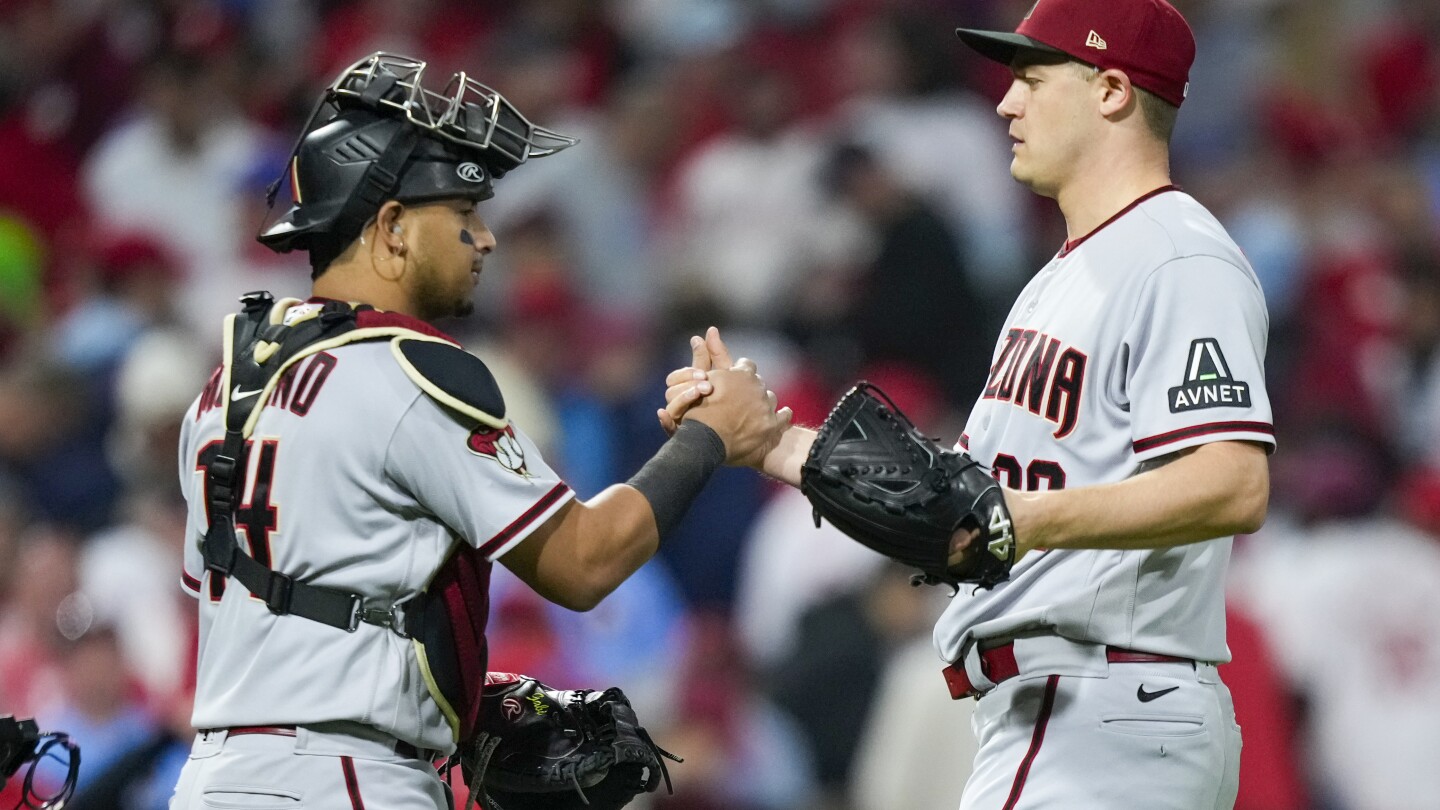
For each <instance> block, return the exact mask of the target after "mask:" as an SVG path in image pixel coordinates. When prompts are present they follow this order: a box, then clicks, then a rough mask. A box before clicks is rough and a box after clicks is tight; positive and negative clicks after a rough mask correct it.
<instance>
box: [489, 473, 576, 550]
mask: <svg viewBox="0 0 1440 810" xmlns="http://www.w3.org/2000/svg"><path fill="white" fill-rule="evenodd" d="M569 491H570V487H568V486H566V485H565V482H563V481H562V482H560V483H558V484H556V485H555V487H554V488H553V489H551V490H550V491H549V492H547V493H545V495H544V497H542V498H540V500H538V501H536V502H535V505H534V506H532V507H530V508H529V509H526V510H525V514H523V515H521V516H520V517H518V518H515V521H514V522H513V523H511V524H510V525H509V526H506V527H505V528H503V529H501V530H500V533H499V534H497V535H495V536H494V537H492V538H490V539H489V540H488V541H486V542H485V543H484V544H482V545H481V546H480V553H481V554H484V555H485V556H486V557H489V556H490V555H491V554H493V553H494V552H495V549H498V548H500V547H501V546H503V545H505V543H506V542H508V541H509V540H510V538H512V537H514V536H515V535H517V534H519V533H520V532H522V531H524V529H525V527H526V526H529V525H530V524H531V523H532V522H533V521H534V520H535V518H537V517H539V516H540V514H541V513H542V512H544V511H545V510H546V509H549V508H550V507H551V506H554V505H555V502H556V501H558V500H560V498H562V497H563V496H564V495H565V493H567V492H569Z"/></svg>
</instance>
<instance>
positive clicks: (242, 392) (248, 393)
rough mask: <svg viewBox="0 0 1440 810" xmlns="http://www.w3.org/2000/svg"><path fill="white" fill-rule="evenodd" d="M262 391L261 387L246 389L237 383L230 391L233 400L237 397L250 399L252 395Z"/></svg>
mask: <svg viewBox="0 0 1440 810" xmlns="http://www.w3.org/2000/svg"><path fill="white" fill-rule="evenodd" d="M260 391H261V389H259V388H257V389H255V390H254V391H246V390H244V389H242V388H241V387H240V386H238V385H237V386H235V390H234V391H231V392H230V399H231V401H232V402H233V401H234V400H237V399H249V398H250V397H253V396H255V395H256V394H258V393H260Z"/></svg>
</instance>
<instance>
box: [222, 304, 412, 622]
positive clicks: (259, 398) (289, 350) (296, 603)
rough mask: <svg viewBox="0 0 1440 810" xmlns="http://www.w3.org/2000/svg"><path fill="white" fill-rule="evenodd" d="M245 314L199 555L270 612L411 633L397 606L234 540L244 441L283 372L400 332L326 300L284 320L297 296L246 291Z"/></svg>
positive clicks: (228, 347)
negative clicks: (299, 571) (292, 572)
mask: <svg viewBox="0 0 1440 810" xmlns="http://www.w3.org/2000/svg"><path fill="white" fill-rule="evenodd" d="M241 301H242V302H243V303H244V310H243V311H241V312H240V313H239V314H238V315H231V316H229V318H228V319H227V328H226V332H225V355H224V366H223V371H222V374H221V379H220V382H221V385H220V395H221V397H222V401H223V403H224V405H223V410H222V413H223V414H224V420H225V440H224V444H223V445H222V446H221V448H220V453H219V454H218V455H216V456H215V458H214V460H213V461H211V462H210V464H209V466H208V467H207V468H206V475H205V505H206V510H207V513H208V515H209V518H210V525H209V527H208V529H207V530H206V532H205V540H204V542H203V543H202V544H201V551H202V553H203V555H204V557H205V567H206V568H207V569H209V570H210V571H211V572H212V573H213V575H215V576H223V577H234V578H235V579H237V580H239V581H240V584H241V585H244V586H245V587H246V588H247V589H249V591H250V593H252V594H254V595H255V596H256V597H258V598H260V599H263V600H264V601H265V604H266V606H267V607H269V608H270V611H271V612H272V613H275V614H276V615H280V616H285V615H295V616H300V617H302V618H306V619H310V620H311V621H316V622H320V623H321V624H328V625H330V626H331V627H337V628H340V629H342V630H347V631H349V632H352V633H353V632H354V631H355V629H356V628H357V627H359V626H360V623H361V622H365V623H368V624H376V625H380V626H382V627H388V628H391V629H393V630H395V631H396V632H397V633H399V634H401V635H402V636H405V637H407V638H408V637H409V635H410V633H409V632H408V628H407V627H405V626H404V625H405V623H404V622H403V621H402V614H401V611H400V609H399V608H398V607H397V606H395V605H387V606H382V607H374V606H367V605H366V604H365V599H364V597H362V596H360V595H359V594H354V593H349V592H347V591H342V590H338V589H335V588H325V587H319V586H315V585H310V584H308V583H305V582H300V581H297V580H296V579H295V578H294V577H291V576H289V575H287V574H284V573H282V572H280V571H275V570H273V569H271V568H268V567H266V566H264V565H261V564H260V563H258V562H256V561H255V558H254V557H251V556H250V555H249V554H247V553H245V551H244V550H243V549H241V548H240V544H239V542H238V541H237V540H236V538H235V508H236V505H237V503H238V501H239V498H240V495H241V493H240V485H241V482H242V475H241V474H242V470H243V468H242V465H243V464H244V461H245V458H244V456H245V440H246V439H248V438H249V437H250V434H251V433H252V432H253V431H254V429H255V423H256V421H257V420H258V419H259V416H260V411H261V406H262V405H263V404H264V403H265V402H266V400H268V399H269V398H270V394H271V392H272V391H273V390H274V388H275V385H276V384H277V383H278V382H279V380H280V377H281V375H283V374H284V373H285V371H286V370H287V369H288V368H290V367H291V366H293V365H294V364H295V363H296V362H297V361H299V360H301V359H304V358H305V357H308V356H310V355H312V354H315V353H316V352H319V351H323V350H325V349H329V348H334V347H336V346H340V345H344V344H345V343H353V342H356V341H360V340H373V339H378V338H386V337H393V336H395V335H397V334H408V333H410V330H406V329H403V328H400V327H388V328H380V329H357V328H356V323H355V314H356V311H355V310H354V309H352V308H351V307H350V306H349V305H347V304H345V303H343V302H339V301H331V302H328V303H326V304H324V305H323V306H321V307H319V308H317V309H316V310H314V311H313V312H310V313H307V314H305V315H304V316H302V317H300V318H297V319H294V320H293V321H291V322H289V323H287V322H286V321H285V314H286V312H287V310H289V308H290V307H292V306H294V305H296V304H299V303H300V301H298V300H297V299H293V298H291V299H282V300H280V301H278V302H277V301H275V300H274V299H273V298H272V297H271V296H270V294H269V293H265V292H259V293H250V294H247V295H246V296H245V297H244V298H242V299H241Z"/></svg>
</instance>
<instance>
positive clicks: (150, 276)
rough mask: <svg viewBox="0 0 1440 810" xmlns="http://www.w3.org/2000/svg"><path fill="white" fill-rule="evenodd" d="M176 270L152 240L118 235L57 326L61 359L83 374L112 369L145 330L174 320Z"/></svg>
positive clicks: (99, 254)
mask: <svg viewBox="0 0 1440 810" xmlns="http://www.w3.org/2000/svg"><path fill="white" fill-rule="evenodd" d="M180 277H181V272H180V267H179V264H178V263H177V262H176V261H175V259H174V258H173V257H172V256H170V255H169V254H168V253H167V252H166V250H165V247H164V246H163V245H161V244H160V243H159V242H158V241H157V240H155V239H154V238H151V237H148V236H145V235H141V234H134V235H117V236H115V237H113V238H110V239H107V240H105V241H104V242H103V243H102V244H101V246H100V247H99V248H98V250H97V251H96V255H95V257H94V273H93V281H92V282H91V284H90V285H89V286H90V289H89V290H87V291H85V292H81V293H79V297H80V300H79V301H78V302H77V303H76V304H75V306H74V307H73V308H72V309H71V310H70V311H69V313H68V314H66V316H65V317H64V318H62V319H61V320H60V322H59V323H57V324H56V325H55V336H54V340H55V343H56V344H57V346H58V352H59V355H60V358H61V359H62V360H63V361H64V362H65V363H66V364H67V365H69V366H71V367H72V368H75V369H77V370H82V371H86V372H97V371H106V370H109V369H111V368H112V367H113V366H115V365H116V364H117V363H118V362H119V360H120V358H121V357H123V356H124V355H125V353H126V352H127V351H129V350H130V347H131V345H132V344H133V343H134V341H135V340H136V338H138V337H140V335H141V333H143V332H144V331H145V330H146V329H148V328H150V327H152V326H155V325H157V324H162V323H165V322H167V321H170V320H171V319H172V318H174V316H175V312H174V309H175V306H174V302H173V300H172V296H173V290H174V288H175V286H176V283H177V282H178V281H179V280H180Z"/></svg>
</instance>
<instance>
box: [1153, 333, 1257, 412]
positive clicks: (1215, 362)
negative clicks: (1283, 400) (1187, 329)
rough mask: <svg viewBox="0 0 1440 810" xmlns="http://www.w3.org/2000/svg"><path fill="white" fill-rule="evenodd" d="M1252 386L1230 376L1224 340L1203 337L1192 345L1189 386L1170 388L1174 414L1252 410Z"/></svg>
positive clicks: (1189, 362)
mask: <svg viewBox="0 0 1440 810" xmlns="http://www.w3.org/2000/svg"><path fill="white" fill-rule="evenodd" d="M1248 407H1250V386H1249V384H1247V383H1243V382H1240V381H1239V380H1236V379H1235V378H1234V376H1232V375H1231V374H1230V366H1229V364H1228V363H1226V362H1225V354H1224V352H1222V351H1220V341H1218V340H1216V339H1215V338H1200V339H1199V340H1194V341H1191V342H1190V357H1189V359H1188V360H1187V362H1186V364H1185V383H1184V384H1183V385H1177V386H1175V387H1174V388H1171V389H1170V412H1171V413H1183V412H1184V411H1194V410H1199V409H1201V408H1248Z"/></svg>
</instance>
